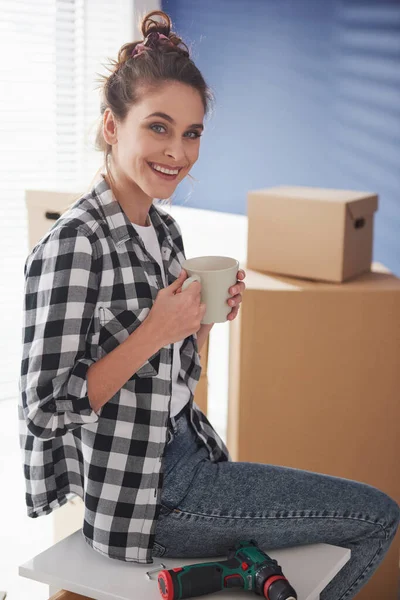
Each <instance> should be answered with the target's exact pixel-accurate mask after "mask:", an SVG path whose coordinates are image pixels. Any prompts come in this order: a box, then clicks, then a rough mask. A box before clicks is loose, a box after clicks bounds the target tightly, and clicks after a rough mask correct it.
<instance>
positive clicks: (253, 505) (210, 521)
mask: <svg viewBox="0 0 400 600" xmlns="http://www.w3.org/2000/svg"><path fill="white" fill-rule="evenodd" d="M171 432H172V434H173V436H174V437H173V439H172V440H171V441H170V443H169V444H168V445H167V446H166V450H165V453H164V458H163V468H164V481H163V489H162V495H161V505H162V506H161V512H160V515H159V518H158V522H157V527H156V532H155V540H156V542H155V545H154V550H153V556H154V557H161V556H165V557H166V558H172V557H173V558H204V557H215V556H227V551H228V549H229V548H230V547H231V546H233V545H234V544H235V543H236V542H237V541H239V540H242V539H244V540H246V539H254V540H255V541H256V542H257V543H258V544H259V545H260V546H261V547H262V548H265V549H270V550H272V549H274V548H284V547H289V546H296V545H304V544H316V543H327V544H334V545H337V546H342V547H345V548H350V550H351V558H350V560H349V562H348V563H347V564H346V565H345V566H344V567H343V568H342V570H341V571H340V572H339V573H338V574H337V575H336V576H335V577H334V579H333V580H332V581H331V582H330V583H329V584H328V585H327V587H326V588H325V589H324V591H323V592H322V593H321V596H320V597H321V600H344V599H346V600H350V599H351V598H354V596H355V595H356V594H357V592H359V590H360V589H361V588H362V587H363V586H364V585H365V584H366V583H367V581H368V580H369V579H370V577H371V576H372V575H373V573H374V572H375V570H376V569H377V568H378V566H379V564H380V563H381V562H382V560H383V558H384V556H385V554H386V552H387V551H388V549H389V546H390V544H391V542H392V540H393V538H394V536H395V533H396V530H397V527H398V524H399V517H400V511H399V506H398V505H397V503H396V502H395V501H394V500H392V499H391V498H390V497H389V496H387V495H386V494H384V493H383V492H381V491H380V490H378V489H377V488H375V487H372V486H370V485H367V484H364V483H360V482H357V481H352V480H350V479H343V478H340V477H332V476H329V475H324V474H319V473H313V472H311V471H302V470H299V469H292V468H289V467H280V466H277V465H269V464H262V463H251V462H227V461H223V462H217V463H212V462H211V461H210V460H209V457H208V451H207V449H206V448H205V446H204V445H202V442H201V440H200V441H199V442H198V441H197V438H196V434H195V431H194V430H193V428H192V425H191V423H190V421H189V418H188V415H187V412H186V411H184V412H183V413H182V414H181V416H180V417H179V419H178V420H177V423H176V430H174V431H173V430H172V431H171Z"/></svg>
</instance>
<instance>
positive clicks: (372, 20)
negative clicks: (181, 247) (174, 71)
mask: <svg viewBox="0 0 400 600" xmlns="http://www.w3.org/2000/svg"><path fill="white" fill-rule="evenodd" d="M162 8H163V10H165V11H166V12H168V14H169V15H170V16H171V18H172V21H173V28H174V30H175V31H177V32H178V34H179V35H181V37H182V38H183V39H184V40H185V41H186V43H188V44H192V45H193V48H192V58H193V60H194V61H195V63H196V64H197V66H198V67H199V69H200V70H201V71H202V73H203V75H204V77H205V79H206V81H207V82H208V84H209V85H210V86H211V87H212V89H213V91H214V94H215V97H216V110H215V113H214V115H213V116H212V117H211V119H210V120H209V121H208V123H207V126H206V131H205V134H204V137H203V138H202V142H201V153H200V158H199V161H198V163H197V165H196V166H195V167H194V168H193V171H192V174H193V176H194V177H196V179H197V180H198V182H196V183H195V185H194V191H193V192H191V190H192V185H191V184H189V183H183V184H181V185H182V187H181V188H180V189H179V190H178V192H177V194H176V197H175V198H174V202H176V203H177V204H185V205H187V206H193V207H197V208H206V209H212V210H216V211H227V212H233V213H239V214H246V194H247V191H248V190H249V189H257V188H262V187H270V186H273V185H281V184H288V185H310V186H322V187H334V188H342V189H355V190H367V191H372V192H377V193H378V194H379V197H380V205H379V210H378V212H377V213H375V236H374V257H373V258H374V260H377V261H380V262H383V263H384V264H385V265H386V266H387V267H389V268H390V269H391V270H392V271H393V272H394V273H396V275H399V276H400V0H392V1H390V2H388V1H385V0H382V1H381V0H379V1H378V0H377V1H375V2H373V1H369V2H368V1H361V0H240V1H239V0H164V1H163V2H162Z"/></svg>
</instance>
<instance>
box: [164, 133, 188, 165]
mask: <svg viewBox="0 0 400 600" xmlns="http://www.w3.org/2000/svg"><path fill="white" fill-rule="evenodd" d="M165 156H168V157H169V158H172V159H173V160H174V161H175V162H176V164H177V165H179V166H180V167H181V166H184V165H186V164H187V162H188V159H187V157H186V153H185V150H184V147H183V142H182V140H179V139H176V140H173V141H171V142H170V143H169V144H168V147H167V148H166V150H165Z"/></svg>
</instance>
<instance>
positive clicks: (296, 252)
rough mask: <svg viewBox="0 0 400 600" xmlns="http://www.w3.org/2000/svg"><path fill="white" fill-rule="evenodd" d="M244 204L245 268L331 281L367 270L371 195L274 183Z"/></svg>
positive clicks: (252, 193) (374, 202)
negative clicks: (246, 213)
mask: <svg viewBox="0 0 400 600" xmlns="http://www.w3.org/2000/svg"><path fill="white" fill-rule="evenodd" d="M247 204H248V206H247V211H248V242H247V266H248V268H249V269H254V270H256V271H263V272H271V273H280V274H283V275H288V276H291V277H302V278H308V279H314V280H320V281H329V282H336V283H341V282H343V281H347V280H349V279H351V278H353V277H355V276H357V275H359V274H362V273H365V272H368V271H370V269H371V260H372V251H373V220H374V213H375V211H376V210H377V208H378V196H377V195H376V194H373V193H369V192H357V191H346V190H334V189H325V188H311V187H290V186H278V187H273V188H269V189H265V190H256V191H250V192H249V193H248V195H247Z"/></svg>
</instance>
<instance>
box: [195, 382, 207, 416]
mask: <svg viewBox="0 0 400 600" xmlns="http://www.w3.org/2000/svg"><path fill="white" fill-rule="evenodd" d="M194 401H195V402H196V404H197V406H198V407H199V408H200V410H202V411H203V413H204V414H205V415H206V416H207V408H208V377H207V375H200V379H199V381H198V383H197V386H196V390H195V393H194Z"/></svg>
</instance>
